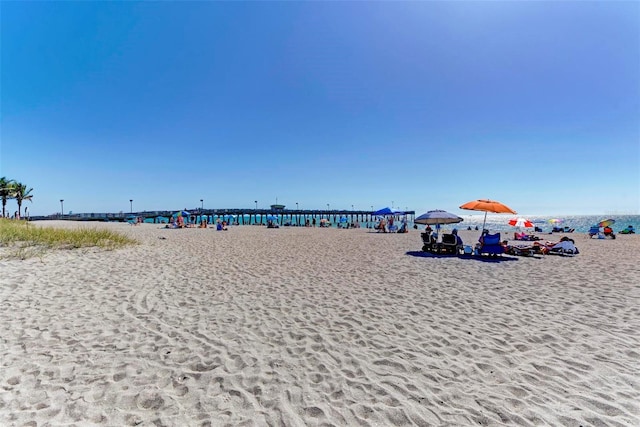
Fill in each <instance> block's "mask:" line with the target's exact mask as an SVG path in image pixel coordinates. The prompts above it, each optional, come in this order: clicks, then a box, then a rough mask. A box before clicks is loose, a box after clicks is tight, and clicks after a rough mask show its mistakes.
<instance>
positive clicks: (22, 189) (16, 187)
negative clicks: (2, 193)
mask: <svg viewBox="0 0 640 427" xmlns="http://www.w3.org/2000/svg"><path fill="white" fill-rule="evenodd" d="M32 191H33V188H27V186H26V185H24V184H23V183H21V182H16V183H14V184H13V194H12V196H13V198H14V199H16V202H17V203H18V215H20V217H22V211H21V210H22V202H23V201H25V200H28V201H30V202H33V194H31V192H32ZM25 209H26V208H25Z"/></svg>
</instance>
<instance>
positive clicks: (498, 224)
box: [447, 214, 640, 233]
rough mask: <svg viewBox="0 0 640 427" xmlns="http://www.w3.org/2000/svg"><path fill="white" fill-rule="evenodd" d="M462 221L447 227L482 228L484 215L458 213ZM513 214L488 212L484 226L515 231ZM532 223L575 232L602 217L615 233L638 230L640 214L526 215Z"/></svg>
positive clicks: (582, 230) (547, 230)
mask: <svg viewBox="0 0 640 427" xmlns="http://www.w3.org/2000/svg"><path fill="white" fill-rule="evenodd" d="M460 217H461V218H463V219H464V221H462V222H460V223H458V224H453V225H450V226H447V228H454V227H456V228H458V229H466V228H467V227H471V228H475V227H476V226H478V228H479V229H481V228H482V221H483V219H484V215H460ZM514 217H515V215H497V214H488V215H487V223H486V225H485V228H487V229H489V230H490V231H492V232H493V231H507V232H509V231H516V230H517V228H516V227H512V226H511V225H509V220H510V219H512V218H514ZM526 219H528V220H529V221H531V222H533V224H534V225H535V226H537V227H540V228H541V229H542V232H543V233H549V232H551V230H552V229H553V227H554V226H558V227H569V228H573V229H575V231H574V232H575V233H587V232H588V231H589V228H590V227H591V226H592V225H596V224H598V222H600V221H602V220H604V219H613V220H615V223H614V224H613V225H612V226H611V228H613V231H614V232H615V233H618V232H619V231H620V230H623V229H625V228H627V226H628V225H633V227H634V228H635V229H636V232H639V231H640V215H610V216H603V215H570V216H530V217H526ZM550 220H560V222H558V223H557V224H554V223H551V222H550ZM526 231H533V228H528V229H526Z"/></svg>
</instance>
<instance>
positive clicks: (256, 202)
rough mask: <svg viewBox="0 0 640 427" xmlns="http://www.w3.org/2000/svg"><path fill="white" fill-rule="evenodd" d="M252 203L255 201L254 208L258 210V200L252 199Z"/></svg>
mask: <svg viewBox="0 0 640 427" xmlns="http://www.w3.org/2000/svg"><path fill="white" fill-rule="evenodd" d="M253 203H255V204H256V210H258V201H257V200H254V201H253Z"/></svg>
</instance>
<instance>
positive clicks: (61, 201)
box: [60, 199, 64, 217]
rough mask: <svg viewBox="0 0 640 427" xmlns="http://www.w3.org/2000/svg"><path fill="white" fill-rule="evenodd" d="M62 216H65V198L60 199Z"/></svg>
mask: <svg viewBox="0 0 640 427" xmlns="http://www.w3.org/2000/svg"><path fill="white" fill-rule="evenodd" d="M60 216H61V217H64V199H60Z"/></svg>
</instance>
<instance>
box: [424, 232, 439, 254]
mask: <svg viewBox="0 0 640 427" xmlns="http://www.w3.org/2000/svg"><path fill="white" fill-rule="evenodd" d="M420 236H421V237H422V252H436V251H437V248H438V246H437V243H436V239H435V238H434V237H433V236H434V235H433V234H432V233H420Z"/></svg>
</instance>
